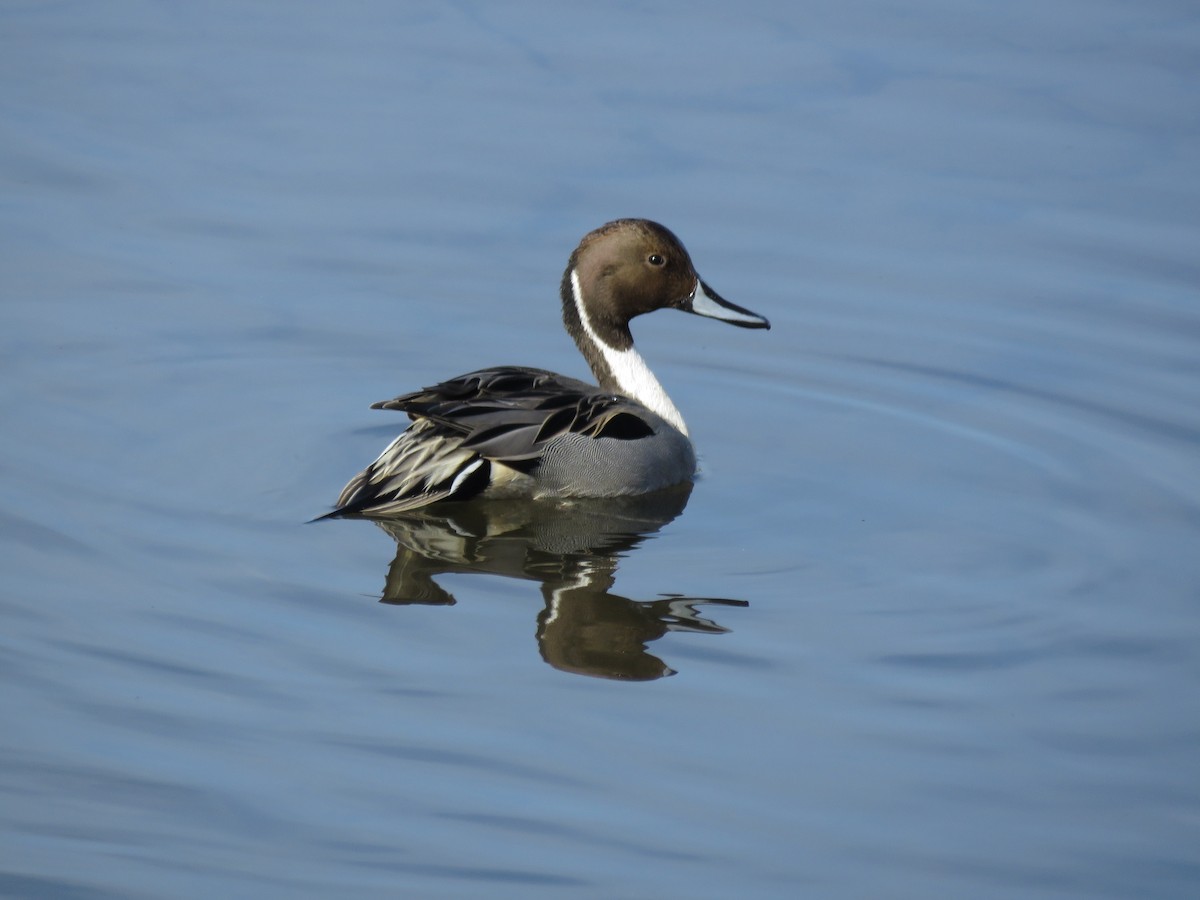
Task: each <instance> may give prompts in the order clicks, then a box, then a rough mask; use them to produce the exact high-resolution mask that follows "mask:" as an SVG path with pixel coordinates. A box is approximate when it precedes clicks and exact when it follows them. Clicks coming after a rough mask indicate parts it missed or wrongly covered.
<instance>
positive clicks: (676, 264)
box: [319, 218, 771, 518]
mask: <svg viewBox="0 0 1200 900" xmlns="http://www.w3.org/2000/svg"><path fill="white" fill-rule="evenodd" d="M560 294H561V299H562V318H563V325H564V326H565V328H566V330H567V333H568V334H569V335H570V336H571V338H572V339H573V340H574V341H575V345H576V346H577V347H578V348H579V352H580V353H581V354H582V355H583V357H584V359H585V360H586V361H587V363H588V365H589V367H590V368H591V370H592V374H593V376H595V379H596V384H590V383H588V382H586V381H582V380H579V379H575V378H570V377H568V376H566V375H559V374H557V373H555V372H550V371H547V370H545V369H536V368H529V367H525V366H495V367H492V368H487V369H479V370H477V371H474V372H468V373H467V374H465V375H459V376H458V377H457V378H451V379H449V380H447V381H443V382H441V383H439V384H435V385H433V386H431V387H425V388H422V389H421V390H418V391H413V392H411V393H407V394H401V395H400V396H399V397H395V398H394V399H391V400H384V401H382V402H379V403H375V404H373V405H372V407H371V408H372V409H385V410H395V411H398V412H403V413H406V414H407V415H408V417H409V419H410V420H411V423H410V425H409V426H408V428H407V429H406V430H405V431H403V432H402V433H401V434H400V436H399V437H397V438H396V439H395V440H394V441H392V442H391V443H390V444H389V445H388V446H387V447H386V448H385V449H384V451H383V452H382V453H381V454H379V456H378V458H376V459H375V461H374V462H372V463H371V464H370V465H369V466H367V467H366V468H365V469H363V470H362V471H361V472H359V473H358V474H357V475H355V476H354V477H353V478H352V479H350V481H349V483H348V484H347V485H346V486H345V488H343V489H342V492H341V494H340V495H339V496H338V498H337V502H336V504H335V507H334V509H333V511H332V512H329V513H326V514H325V515H323V516H320V517H319V518H337V517H351V516H356V517H366V518H386V517H388V516H394V515H397V514H403V513H406V512H408V511H410V510H415V509H419V508H421V507H425V506H429V505H431V504H435V503H441V502H443V501H449V502H453V501H466V500H474V499H476V498H479V499H489V500H490V499H498V500H503V499H507V498H522V499H532V500H541V499H559V500H568V501H569V500H570V499H571V498H605V497H624V496H634V495H640V494H649V493H652V492H655V491H659V490H666V489H670V488H673V487H676V486H679V485H682V484H689V485H690V484H691V482H692V481H693V480H694V478H695V475H696V451H695V448H694V446H693V445H692V441H691V438H690V436H689V434H688V428H687V425H686V424H685V423H684V420H683V416H682V415H681V414H680V412H679V410H678V409H677V408H676V407H675V404H674V403H672V402H671V399H670V397H668V396H667V392H666V391H665V390H664V388H663V386H662V384H661V383H660V382H659V380H658V379H657V378H656V377H655V376H654V374H653V373H652V372H651V371H650V368H649V366H647V365H646V362H645V360H644V359H643V358H642V356H641V355H640V354H639V353H638V351H637V349H636V348H635V347H634V343H633V335H632V333H631V332H630V327H629V323H630V322H631V321H632V320H633V319H634V318H636V317H637V316H640V315H644V314H646V313H649V312H653V311H655V310H659V309H674V310H681V311H683V312H687V313H692V314H694V315H699V316H705V317H708V318H711V319H717V320H719V321H722V322H727V323H729V324H730V325H736V326H739V327H742V328H762V329H767V328H770V327H771V326H770V323H769V322H768V321H767V319H766V318H764V317H763V316H760V315H758V314H757V313H754V312H751V311H750V310H748V309H744V308H743V307H740V306H737V305H735V304H733V303H731V302H729V301H728V300H725V299H723V298H722V297H721V296H720V295H719V294H717V293H716V292H715V291H714V290H713V289H712V288H710V287H709V286H708V285H707V284H706V283H705V282H704V281H703V280H702V279H701V278H700V276H699V275H698V274H697V273H696V268H695V266H694V265H693V264H692V259H691V257H690V256H689V255H688V252H687V250H685V249H684V246H683V244H682V242H681V241H680V240H679V238H677V237H676V236H675V235H674V234H673V233H672V232H671V231H670V230H668V229H667V228H666V227H665V226H663V225H660V224H658V223H657V222H652V221H650V220H648V219H633V218H629V219H616V220H614V221H612V222H608V223H607V224H605V225H602V226H601V227H599V228H597V229H595V230H594V231H590V232H588V233H587V234H586V235H584V237H583V239H582V240H581V241H580V242H579V246H577V247H576V248H575V250H574V252H572V253H571V256H570V258H569V260H568V261H567V267H566V270H565V271H564V272H563V277H562V283H561V289H560Z"/></svg>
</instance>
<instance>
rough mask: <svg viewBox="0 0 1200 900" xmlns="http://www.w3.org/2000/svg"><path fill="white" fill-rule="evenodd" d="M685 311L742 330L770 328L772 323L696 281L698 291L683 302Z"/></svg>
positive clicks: (693, 292)
mask: <svg viewBox="0 0 1200 900" xmlns="http://www.w3.org/2000/svg"><path fill="white" fill-rule="evenodd" d="M683 309H684V310H686V311H687V312H690V313H695V314H696V315H698V316H708V318H710V319H720V320H721V321H722V322H728V323H729V324H730V325H739V326H741V327H742V328H770V327H771V323H770V322H768V321H767V320H766V319H764V318H763V317H762V316H760V315H758V314H757V313H752V312H750V310H748V309H743V308H742V307H740V306H738V305H737V304H735V303H730V302H729V301H728V300H725V299H724V298H722V297H721V295H720V294H718V293H717V292H716V291H714V290H713V289H712V288H710V287H709V286H708V285H707V284H705V283H704V282H703V281H700V280H699V279H696V289H695V290H694V291H692V295H691V296H690V297H688V298H687V299H685V300H684V301H683Z"/></svg>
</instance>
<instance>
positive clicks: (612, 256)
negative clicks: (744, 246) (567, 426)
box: [562, 219, 771, 350]
mask: <svg viewBox="0 0 1200 900" xmlns="http://www.w3.org/2000/svg"><path fill="white" fill-rule="evenodd" d="M562 299H563V320H564V322H565V323H566V326H567V330H568V331H570V332H571V335H572V337H574V338H575V339H576V342H578V343H580V344H581V346H582V341H581V338H583V337H584V336H585V335H588V336H592V337H594V338H595V339H598V340H600V341H603V343H604V344H606V345H607V346H609V347H611V348H613V349H614V350H625V349H628V348H629V347H630V346H632V344H633V338H632V336H631V334H630V332H629V321H630V320H631V319H633V318H634V317H635V316H640V315H642V314H643V313H648V312H653V311H654V310H656V309H680V310H683V311H684V312H690V313H695V314H696V315H699V316H707V317H708V318H711V319H719V320H721V321H722V322H728V323H730V324H731V325H738V326H740V327H742V328H770V327H771V324H770V323H769V322H768V321H767V320H766V319H765V318H763V317H762V316H760V315H757V314H756V313H752V312H751V311H750V310H748V309H743V308H742V307H740V306H737V305H736V304H733V303H730V302H729V301H728V300H725V299H723V298H722V297H721V296H720V295H719V294H717V292H716V291H714V290H712V289H711V288H710V287H708V285H706V284H705V283H704V282H703V281H702V280H701V278H700V276H699V275H697V274H696V268H695V266H693V265H692V259H691V257H690V256H688V252H687V250H685V249H684V247H683V244H682V243H680V241H679V238H677V237H675V235H674V234H672V233H671V231H670V230H669V229H667V228H665V227H664V226H662V225H659V224H658V223H657V222H651V221H650V220H648V219H617V220H616V221H613V222H609V223H608V224H607V225H602V226H601V227H599V228H597V229H596V230H595V231H592V232H590V233H588V234H586V235H585V236H584V238H583V240H582V241H580V242H579V246H578V247H576V248H575V252H574V253H572V254H571V258H570V260H569V261H568V262H567V269H566V271H565V272H564V273H563V283H562Z"/></svg>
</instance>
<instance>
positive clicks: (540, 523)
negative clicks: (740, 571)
mask: <svg viewBox="0 0 1200 900" xmlns="http://www.w3.org/2000/svg"><path fill="white" fill-rule="evenodd" d="M690 493H691V486H690V485H687V486H684V487H681V488H678V489H675V490H671V491H662V492H659V493H656V494H649V495H645V496H641V497H625V498H619V499H606V500H586V501H574V502H571V503H562V502H559V503H553V504H548V503H534V502H528V503H513V502H505V503H499V502H493V503H459V504H441V505H440V506H432V507H426V508H425V509H422V510H418V511H415V512H412V513H408V514H405V515H402V516H396V517H392V518H388V519H377V520H375V521H376V524H378V525H379V526H380V527H381V528H383V529H384V530H385V531H386V532H387V533H388V534H390V535H391V536H392V538H393V539H394V540H395V541H396V558H395V559H394V560H393V561H392V565H391V568H390V569H389V570H388V576H387V584H386V586H385V588H384V592H383V597H382V602H384V603H393V604H413V603H422V604H447V605H448V604H452V603H454V602H455V600H454V597H453V596H452V595H450V594H449V593H448V592H447V591H446V590H445V589H443V588H442V587H441V586H439V585H438V584H437V583H436V582H435V581H434V579H435V578H436V577H437V576H439V575H443V574H446V573H451V572H480V573H487V574H491V575H505V576H508V577H511V578H521V579H528V580H533V581H537V582H539V583H540V584H541V588H542V599H543V601H544V602H545V608H544V609H543V610H542V611H541V613H539V615H538V620H537V621H538V628H537V640H538V648H539V649H540V651H541V654H542V658H543V659H544V660H545V661H546V662H548V663H549V664H550V665H552V666H554V667H555V668H557V669H562V670H563V671H565V672H576V673H579V674H582V675H593V676H598V677H602V678H621V679H629V680H637V681H649V680H652V679H655V678H662V677H663V676H664V675H672V674H674V670H672V669H671V668H670V667H669V666H667V664H666V663H664V662H663V661H662V660H661V659H659V658H658V657H656V656H654V655H653V654H651V653H649V652H648V651H647V649H646V645H647V644H649V643H650V642H652V641H655V640H657V639H658V638H660V637H662V636H663V635H664V634H666V633H667V632H668V631H691V632H703V633H708V634H720V633H723V632H726V631H728V629H726V628H723V627H721V626H720V625H718V624H716V622H714V621H712V620H711V619H709V618H706V617H704V616H702V615H700V614H699V612H698V611H697V609H698V607H700V606H701V605H707V606H747V605H748V604H747V603H746V601H744V600H721V599H716V598H713V597H683V596H680V595H675V594H668V595H663V597H662V599H658V600H645V601H643V600H632V599H630V598H628V597H621V596H619V595H617V594H613V593H611V592H610V591H611V588H612V586H613V583H614V581H615V576H616V571H617V566H618V563H619V560H620V558H621V557H622V556H624V555H625V554H627V553H629V552H630V551H632V550H633V549H634V548H635V547H637V546H638V544H640V543H641V542H642V541H643V540H645V539H646V537H648V536H649V535H651V534H653V533H655V532H656V531H658V530H659V529H660V528H662V527H663V526H664V525H666V524H667V523H668V522H670V521H671V520H672V519H674V518H675V517H676V516H677V515H679V513H680V512H682V511H683V508H684V506H686V505H687V501H688V495H689V494H690Z"/></svg>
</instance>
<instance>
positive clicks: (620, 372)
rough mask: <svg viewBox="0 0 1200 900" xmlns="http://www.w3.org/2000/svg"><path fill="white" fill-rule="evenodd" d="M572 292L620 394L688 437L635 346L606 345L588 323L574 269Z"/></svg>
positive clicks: (676, 411)
mask: <svg viewBox="0 0 1200 900" xmlns="http://www.w3.org/2000/svg"><path fill="white" fill-rule="evenodd" d="M571 293H572V294H573V295H574V298H575V311H576V312H578V313H579V321H580V322H582V323H583V331H584V334H586V335H587V337H588V340H590V341H591V342H592V343H593V344H594V345H595V346H596V347H598V348H599V349H600V353H601V354H602V355H603V356H604V361H605V362H606V363H607V364H608V369H609V371H610V372H612V375H613V378H615V379H616V382H617V384H618V385H619V386H620V388H621V393H622V394H624V395H625V396H626V397H632V398H633V399H634V400H636V401H637V402H638V403H640V404H642V405H643V406H645V407H647V408H648V409H650V410H652V411H653V412H656V413H658V414H659V415H660V416H662V417H663V418H664V419H666V420H667V421H668V422H670V423H671V424H672V425H674V426H675V427H676V428H678V429H679V430H680V431H681V432H683V434H684V435H687V433H688V430H687V425H685V424H684V422H683V416H681V415H680V414H679V410H678V409H676V408H675V404H674V403H672V402H671V398H670V397H668V396H667V392H666V391H665V390H663V386H662V385H661V384H660V383H659V381H658V379H657V378H655V377H654V373H653V372H651V371H650V367H649V366H648V365H646V361H645V360H644V359H642V355H641V354H640V353H638V352H637V350H636V349H634V348H633V347H632V346H631V347H630V348H629V349H628V350H616V349H614V348H612V347H610V346H609V345H608V344H606V343H604V341H602V340H601V339H600V336H599V335H598V334H596V330H595V329H594V328H592V323H591V322H590V321H589V320H588V314H587V309H585V308H584V305H583V291H581V290H580V289H579V276H578V275H577V274H576V273H575V271H574V270H572V271H571Z"/></svg>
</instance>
